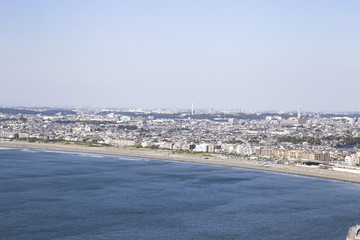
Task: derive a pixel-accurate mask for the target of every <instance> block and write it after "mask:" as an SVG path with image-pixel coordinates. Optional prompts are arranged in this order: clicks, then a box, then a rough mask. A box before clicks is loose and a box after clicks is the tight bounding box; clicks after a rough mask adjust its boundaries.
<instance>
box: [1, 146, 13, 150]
mask: <svg viewBox="0 0 360 240" xmlns="http://www.w3.org/2000/svg"><path fill="white" fill-rule="evenodd" d="M11 149H14V148H7V147H0V150H11Z"/></svg>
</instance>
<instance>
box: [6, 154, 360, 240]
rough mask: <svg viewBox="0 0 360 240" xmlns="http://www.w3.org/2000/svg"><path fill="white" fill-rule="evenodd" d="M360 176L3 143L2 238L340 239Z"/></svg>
mask: <svg viewBox="0 0 360 240" xmlns="http://www.w3.org/2000/svg"><path fill="white" fill-rule="evenodd" d="M359 196H360V185H357V184H352V183H345V182H340V181H333V180H325V179H320V178H311V177H302V176H294V175H287V174H279V173H271V172H264V171H257V170H247V169H240V168H231V167H222V166H211V165H201V164H191V163H179V162H172V161H164V160H156V159H145V158H134V157H118V156H106V155H96V154H77V153H62V152H55V151H42V150H26V149H6V148H1V149H0V239H4V240H5V239H6V240H12V239H26V240H28V239H37V240H41V239H47V240H48V239H56V240H60V239H61V240H65V239H66V240H75V239H76V240H77V239H245V240H250V239H254V240H255V239H267V240H269V239H270V240H271V239H274V240H275V239H276V240H279V239H291V240H294V239H304V240H309V239H316V240H322V239H324V240H325V239H326V240H329V239H333V240H337V239H338V240H344V239H345V238H346V234H347V230H348V228H349V227H351V226H352V225H354V224H356V223H360V206H359V204H360V202H359Z"/></svg>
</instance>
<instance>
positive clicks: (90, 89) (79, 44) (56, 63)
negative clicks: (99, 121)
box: [0, 0, 360, 111]
mask: <svg viewBox="0 0 360 240" xmlns="http://www.w3.org/2000/svg"><path fill="white" fill-rule="evenodd" d="M0 30H1V31H0V81H1V90H2V91H1V95H0V96H1V97H0V105H7V106H9V105H10V106H14V105H26V106H48V105H52V106H62V105H76V106H103V107H167V108H174V107H177V108H187V107H190V105H191V103H192V102H194V103H195V106H196V107H199V108H216V109H224V108H226V109H231V108H233V109H235V108H241V109H254V110H270V109H276V110H296V107H297V105H298V104H301V105H302V108H303V109H304V110H309V111H310V110H332V111H360V101H359V97H358V96H359V92H360V1H359V0H350V1H347V0H338V1H331V0H324V1H316V0H312V1H310V0H309V1H306V0H298V1H288V0H282V1H280V0H279V1H276V0H273V1H270V0H269V1H265V0H263V1H256V0H251V1H250V0H248V1H240V0H233V1H230V0H218V1H214V0H207V1H201V0H198V1H196V0H192V1H186V0H181V1H153V0H144V1H137V0H129V1H121V0H118V1H106V0H102V1H100V0H99V1H89V0H84V1H80V0H77V1H75V0H69V1H64V0H62V1H58V0H53V1H51V0H47V1H39V0H34V1H28V0H26V1H25V0H24V1H17V0H0Z"/></svg>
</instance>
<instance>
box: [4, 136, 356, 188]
mask: <svg viewBox="0 0 360 240" xmlns="http://www.w3.org/2000/svg"><path fill="white" fill-rule="evenodd" d="M0 147H9V148H28V149H42V150H53V151H64V152H81V153H95V154H106V155H116V156H129V157H141V158H152V159H160V160H170V161H178V162H192V163H200V164H209V165H220V166H228V167H237V168H246V169H255V170H261V171H269V172H278V173H286V174H292V175H301V176H308V177H318V178H325V179H332V180H339V181H345V182H352V183H360V175H359V174H356V173H348V172H339V171H333V170H326V169H319V168H308V167H300V166H293V165H282V164H271V165H270V167H264V166H263V165H264V162H260V161H257V160H247V159H231V158H220V157H219V158H217V157H213V156H202V155H196V154H176V153H175V154H172V152H171V151H169V150H148V149H126V148H116V147H85V146H79V145H75V144H74V145H72V144H59V143H29V142H20V141H19V142H17V141H0Z"/></svg>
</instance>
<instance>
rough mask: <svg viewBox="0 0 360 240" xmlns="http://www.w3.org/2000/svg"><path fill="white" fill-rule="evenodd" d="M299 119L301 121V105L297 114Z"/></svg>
mask: <svg viewBox="0 0 360 240" xmlns="http://www.w3.org/2000/svg"><path fill="white" fill-rule="evenodd" d="M297 118H298V119H300V118H301V110H300V105H298V114H297Z"/></svg>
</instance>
